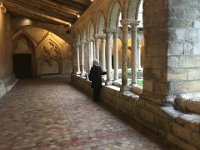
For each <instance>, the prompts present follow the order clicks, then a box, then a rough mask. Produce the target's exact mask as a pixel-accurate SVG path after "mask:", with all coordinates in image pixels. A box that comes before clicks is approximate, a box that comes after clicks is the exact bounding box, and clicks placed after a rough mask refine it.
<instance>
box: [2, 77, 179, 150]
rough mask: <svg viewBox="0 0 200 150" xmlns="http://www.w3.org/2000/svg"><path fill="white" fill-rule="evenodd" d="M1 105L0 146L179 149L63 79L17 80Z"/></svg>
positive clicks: (21, 149)
mask: <svg viewBox="0 0 200 150" xmlns="http://www.w3.org/2000/svg"><path fill="white" fill-rule="evenodd" d="M0 108H1V109H0V118H1V119H0V150H51V149H52V150H118V149H119V150H178V148H177V147H174V146H172V145H170V144H168V143H167V142H166V141H165V142H164V141H162V140H161V138H160V137H158V136H157V135H155V134H153V133H151V132H149V131H147V129H145V128H142V127H141V126H139V125H137V124H136V123H130V122H129V121H128V120H126V119H125V117H123V116H120V115H119V114H117V113H116V112H115V111H113V110H111V109H110V108H109V109H108V108H107V107H106V106H104V104H103V103H102V102H94V101H92V99H91V98H90V97H89V96H87V95H85V94H84V93H82V92H80V91H78V90H77V89H75V88H74V87H73V86H72V85H71V84H70V82H68V81H66V80H64V79H62V78H51V79H38V80H33V79H32V80H20V81H19V82H18V83H17V85H16V86H15V87H14V88H13V89H12V90H11V91H10V92H9V93H8V94H7V95H5V96H4V97H2V98H1V99H0Z"/></svg>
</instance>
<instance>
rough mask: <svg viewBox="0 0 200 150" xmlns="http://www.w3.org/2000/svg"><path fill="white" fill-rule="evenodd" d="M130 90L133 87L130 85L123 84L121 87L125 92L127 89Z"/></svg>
mask: <svg viewBox="0 0 200 150" xmlns="http://www.w3.org/2000/svg"><path fill="white" fill-rule="evenodd" d="M130 90H131V87H130V86H128V85H122V86H121V87H120V92H125V91H130Z"/></svg>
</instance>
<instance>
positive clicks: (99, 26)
mask: <svg viewBox="0 0 200 150" xmlns="http://www.w3.org/2000/svg"><path fill="white" fill-rule="evenodd" d="M97 19H98V20H97V30H96V33H98V34H103V32H104V31H103V30H104V29H105V16H104V14H103V12H102V11H100V12H99V14H98V17H97Z"/></svg>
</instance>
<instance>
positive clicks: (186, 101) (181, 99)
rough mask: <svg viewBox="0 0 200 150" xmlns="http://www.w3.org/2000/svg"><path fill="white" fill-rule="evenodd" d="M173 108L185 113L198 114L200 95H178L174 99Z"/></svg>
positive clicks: (199, 110)
mask: <svg viewBox="0 0 200 150" xmlns="http://www.w3.org/2000/svg"><path fill="white" fill-rule="evenodd" d="M175 107H176V109H178V110H181V111H183V112H185V113H195V114H200V93H199V92H198V93H187V94H180V95H178V96H177V98H176V99H175Z"/></svg>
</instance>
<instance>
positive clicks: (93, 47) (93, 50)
mask: <svg viewBox="0 0 200 150" xmlns="http://www.w3.org/2000/svg"><path fill="white" fill-rule="evenodd" d="M91 47H92V49H91V51H92V54H93V59H92V61H93V60H95V59H96V50H95V40H94V39H92V40H91Z"/></svg>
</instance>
